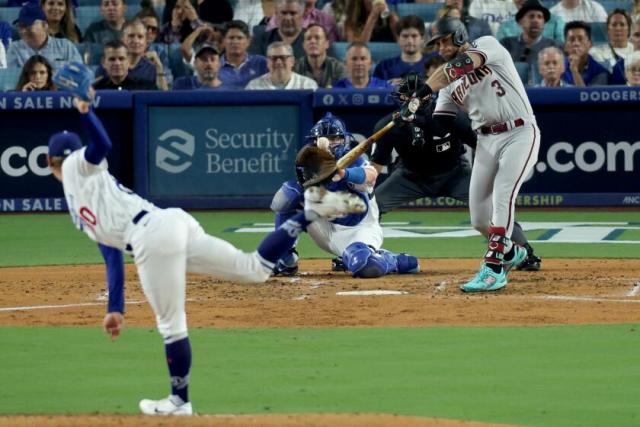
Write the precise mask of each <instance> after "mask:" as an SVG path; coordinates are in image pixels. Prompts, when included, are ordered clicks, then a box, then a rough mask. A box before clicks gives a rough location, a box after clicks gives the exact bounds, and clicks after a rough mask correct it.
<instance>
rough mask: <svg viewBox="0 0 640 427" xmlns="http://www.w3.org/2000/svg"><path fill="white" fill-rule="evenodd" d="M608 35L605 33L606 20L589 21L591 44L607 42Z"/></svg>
mask: <svg viewBox="0 0 640 427" xmlns="http://www.w3.org/2000/svg"><path fill="white" fill-rule="evenodd" d="M608 39H609V35H608V34H607V23H606V22H592V23H591V41H592V42H593V44H597V43H607V41H608Z"/></svg>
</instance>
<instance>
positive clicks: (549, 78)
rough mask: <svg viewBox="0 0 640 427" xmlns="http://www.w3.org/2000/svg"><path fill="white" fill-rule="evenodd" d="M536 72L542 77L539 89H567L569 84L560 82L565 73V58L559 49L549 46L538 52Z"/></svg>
mask: <svg viewBox="0 0 640 427" xmlns="http://www.w3.org/2000/svg"><path fill="white" fill-rule="evenodd" d="M538 70H539V72H540V75H541V76H542V81H541V82H540V83H539V84H538V85H537V86H539V87H567V86H571V85H570V84H569V83H567V82H565V81H564V80H562V74H563V73H564V72H565V58H564V54H563V53H562V51H561V50H560V49H558V48H557V47H555V46H550V47H546V48H544V49H542V50H541V51H540V52H538Z"/></svg>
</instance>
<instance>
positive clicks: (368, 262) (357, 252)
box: [342, 242, 396, 278]
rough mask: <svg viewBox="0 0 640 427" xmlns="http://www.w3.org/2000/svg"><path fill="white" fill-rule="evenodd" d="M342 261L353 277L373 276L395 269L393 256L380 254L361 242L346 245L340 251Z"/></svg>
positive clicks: (382, 274)
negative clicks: (341, 251)
mask: <svg viewBox="0 0 640 427" xmlns="http://www.w3.org/2000/svg"><path fill="white" fill-rule="evenodd" d="M342 262H343V263H344V265H345V266H346V267H347V270H349V271H350V272H351V273H352V274H353V276H354V277H361V278H374V277H380V276H384V275H385V274H388V273H390V272H392V271H394V270H395V267H396V264H395V260H394V259H393V257H387V256H386V255H383V254H380V253H378V252H376V251H374V250H373V249H371V247H369V246H367V245H365V244H364V243H362V242H355V243H352V244H350V245H349V246H347V249H345V250H344V252H343V253H342Z"/></svg>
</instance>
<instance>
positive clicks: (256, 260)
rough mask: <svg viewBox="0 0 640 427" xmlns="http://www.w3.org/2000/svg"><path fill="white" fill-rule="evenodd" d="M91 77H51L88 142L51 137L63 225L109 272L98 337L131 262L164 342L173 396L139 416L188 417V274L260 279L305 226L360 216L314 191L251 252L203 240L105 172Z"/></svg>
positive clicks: (75, 67)
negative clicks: (65, 216)
mask: <svg viewBox="0 0 640 427" xmlns="http://www.w3.org/2000/svg"><path fill="white" fill-rule="evenodd" d="M89 76H90V71H89V70H88V69H87V68H86V67H85V66H84V65H82V64H78V63H71V64H68V65H66V66H64V67H63V68H62V69H61V70H60V72H59V73H58V74H57V75H56V78H55V79H54V80H55V81H56V84H57V85H58V86H59V87H61V88H64V89H66V90H68V91H70V92H71V93H73V94H74V95H76V98H75V105H76V108H77V110H78V111H79V112H80V117H81V120H82V123H83V124H84V127H85V128H86V130H87V132H88V134H89V144H88V145H87V146H86V147H83V146H82V142H81V140H80V137H79V136H78V135H77V134H76V133H73V132H67V131H63V132H59V133H56V134H55V135H53V136H52V137H51V139H50V140H49V155H48V163H49V167H50V168H51V171H52V173H53V175H54V176H55V177H56V178H57V179H58V180H59V181H60V182H62V186H63V189H64V195H65V199H66V201H67V205H68V207H69V213H70V215H71V219H72V221H73V223H74V224H75V225H76V227H77V228H78V229H79V230H81V231H83V232H84V233H85V234H87V236H89V238H90V239H92V240H94V241H95V242H97V243H98V246H99V248H100V251H101V252H102V255H103V257H104V261H105V264H106V268H107V283H108V289H109V301H108V309H107V314H106V316H105V318H104V321H103V326H104V329H105V331H106V332H107V333H108V334H109V335H110V336H111V338H112V339H115V338H117V337H118V336H119V335H120V332H121V331H122V328H123V326H124V305H125V304H124V303H125V300H124V259H123V253H128V254H130V255H132V256H133V257H134V261H135V265H136V268H137V271H138V275H139V276H140V283H141V285H142V289H143V291H144V294H145V296H146V298H147V300H148V301H149V304H150V305H151V307H152V309H153V311H154V313H155V315H156V322H157V326H158V331H159V332H160V334H161V335H162V338H163V340H164V345H165V353H166V360H167V365H168V368H169V375H170V380H171V381H170V383H171V394H170V395H169V397H167V398H164V399H160V400H150V399H143V400H141V401H140V403H139V407H140V410H141V411H142V413H143V414H148V415H192V414H193V408H192V405H191V402H190V400H189V394H188V388H189V372H190V368H191V345H190V342H189V336H188V331H187V316H186V312H185V288H186V273H187V272H193V273H203V274H211V275H215V276H217V277H220V278H223V279H227V280H233V281H238V282H264V281H265V280H267V278H269V276H270V275H271V271H272V270H273V268H274V265H275V263H276V261H277V260H278V259H280V258H281V257H282V255H283V254H285V253H287V252H288V251H289V250H290V248H291V247H293V245H294V243H295V241H296V238H297V235H298V234H299V233H300V232H302V231H303V230H304V229H306V228H307V227H308V226H309V225H310V224H311V223H312V221H315V220H320V219H322V218H324V217H331V218H337V217H340V216H342V215H345V214H350V213H359V212H363V211H365V210H366V205H365V204H364V203H363V202H362V200H361V199H360V198H358V197H356V196H355V195H353V194H348V193H333V192H329V191H326V190H325V189H322V188H320V187H313V188H310V189H308V190H307V191H306V192H305V193H304V201H305V203H304V210H303V211H301V212H300V213H298V214H296V215H294V216H292V217H291V218H289V219H288V220H287V221H285V222H283V223H282V225H281V227H279V228H278V229H277V230H275V231H273V232H272V233H270V234H269V235H268V236H267V237H266V238H265V239H264V240H263V241H262V243H260V245H259V247H258V249H257V250H256V251H254V252H252V253H245V252H242V251H240V250H239V249H237V248H235V247H234V246H233V245H231V244H230V243H228V242H226V241H224V240H222V239H219V238H217V237H214V236H210V235H208V234H206V233H205V232H204V230H203V229H202V227H201V226H200V224H198V222H197V221H196V220H195V219H194V218H193V217H192V216H191V215H189V214H187V213H186V212H184V211H183V210H182V209H175V208H171V209H159V208H157V207H156V206H154V205H153V204H152V203H150V202H148V201H147V200H144V199H143V198H141V197H140V196H138V195H137V194H135V193H134V192H132V191H131V190H129V189H127V188H125V187H124V186H122V185H121V184H120V183H119V182H118V181H117V180H116V179H115V178H114V177H113V176H112V175H110V174H109V172H108V171H107V161H106V156H107V154H108V153H109V151H110V150H111V147H112V144H111V140H110V139H109V136H108V135H107V132H106V131H105V129H104V127H103V126H102V123H101V122H100V120H99V119H98V117H97V116H96V115H95V113H94V112H93V110H92V109H91V107H90V103H89V102H88V100H90V99H91V94H92V89H91V88H90V86H89V84H88V83H87V82H90V77H89Z"/></svg>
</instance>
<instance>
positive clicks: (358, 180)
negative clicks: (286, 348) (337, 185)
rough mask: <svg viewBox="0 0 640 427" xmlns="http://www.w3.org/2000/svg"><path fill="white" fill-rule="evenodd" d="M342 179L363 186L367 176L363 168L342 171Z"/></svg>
mask: <svg viewBox="0 0 640 427" xmlns="http://www.w3.org/2000/svg"><path fill="white" fill-rule="evenodd" d="M343 179H344V180H345V181H347V182H352V183H354V184H364V181H365V180H366V179H367V174H366V172H365V171H364V168H361V167H357V168H349V169H345V170H344V177H343Z"/></svg>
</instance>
